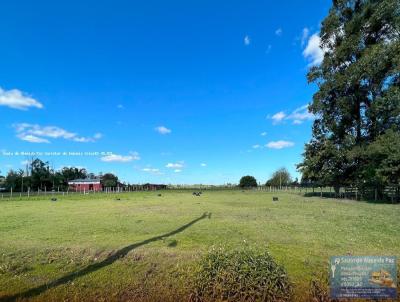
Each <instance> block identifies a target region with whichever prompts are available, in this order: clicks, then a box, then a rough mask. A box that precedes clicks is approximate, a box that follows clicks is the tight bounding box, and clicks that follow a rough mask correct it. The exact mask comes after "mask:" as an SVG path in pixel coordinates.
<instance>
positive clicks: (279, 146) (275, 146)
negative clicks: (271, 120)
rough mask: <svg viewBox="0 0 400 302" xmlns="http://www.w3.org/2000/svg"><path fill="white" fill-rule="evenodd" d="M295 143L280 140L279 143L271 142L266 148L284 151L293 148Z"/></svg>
mask: <svg viewBox="0 0 400 302" xmlns="http://www.w3.org/2000/svg"><path fill="white" fill-rule="evenodd" d="M293 146H294V143H293V142H291V141H285V140H279V141H270V142H269V143H268V144H266V145H265V147H267V148H270V149H278V150H279V149H283V148H289V147H293Z"/></svg>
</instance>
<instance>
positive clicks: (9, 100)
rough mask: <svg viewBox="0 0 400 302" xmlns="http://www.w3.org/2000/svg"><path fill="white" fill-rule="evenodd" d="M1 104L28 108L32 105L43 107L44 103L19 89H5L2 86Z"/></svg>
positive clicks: (20, 108) (22, 108) (0, 92)
mask: <svg viewBox="0 0 400 302" xmlns="http://www.w3.org/2000/svg"><path fill="white" fill-rule="evenodd" d="M0 106H7V107H10V108H13V109H19V110H27V109H28V108H30V107H36V108H39V109H41V108H43V105H42V104H41V103H40V102H39V101H37V100H35V99H34V98H32V97H30V96H27V95H25V94H24V93H23V92H22V91H20V90H18V89H11V90H4V89H2V88H1V87H0Z"/></svg>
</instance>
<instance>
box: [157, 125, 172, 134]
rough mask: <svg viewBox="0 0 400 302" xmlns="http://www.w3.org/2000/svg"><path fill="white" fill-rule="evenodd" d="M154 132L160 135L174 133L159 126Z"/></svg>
mask: <svg viewBox="0 0 400 302" xmlns="http://www.w3.org/2000/svg"><path fill="white" fill-rule="evenodd" d="M154 130H156V131H157V132H158V133H160V134H162V135H165V134H170V133H171V132H172V130H171V129H168V128H167V127H165V126H158V127H156V128H154Z"/></svg>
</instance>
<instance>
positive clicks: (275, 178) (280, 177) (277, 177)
mask: <svg viewBox="0 0 400 302" xmlns="http://www.w3.org/2000/svg"><path fill="white" fill-rule="evenodd" d="M291 183H292V177H291V176H290V173H289V171H288V170H287V169H286V168H280V169H279V170H277V171H275V172H274V173H273V174H272V177H271V178H270V179H269V180H268V181H267V183H266V184H265V185H266V186H276V187H280V186H288V185H290V184H291Z"/></svg>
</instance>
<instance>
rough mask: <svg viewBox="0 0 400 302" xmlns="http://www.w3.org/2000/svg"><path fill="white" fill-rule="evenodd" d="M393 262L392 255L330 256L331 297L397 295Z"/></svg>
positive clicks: (378, 297)
mask: <svg viewBox="0 0 400 302" xmlns="http://www.w3.org/2000/svg"><path fill="white" fill-rule="evenodd" d="M396 262H397V259H396V257H392V256H335V257H331V259H330V266H329V272H330V293H331V298H332V299H349V298H364V299H396V298H397V271H396Z"/></svg>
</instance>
